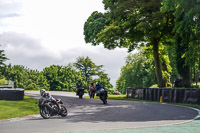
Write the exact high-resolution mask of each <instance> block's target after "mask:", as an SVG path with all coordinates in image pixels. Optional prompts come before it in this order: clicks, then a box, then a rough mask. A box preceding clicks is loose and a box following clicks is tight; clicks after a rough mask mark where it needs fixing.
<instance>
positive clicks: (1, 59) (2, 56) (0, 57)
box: [0, 45, 8, 67]
mask: <svg viewBox="0 0 200 133" xmlns="http://www.w3.org/2000/svg"><path fill="white" fill-rule="evenodd" d="M0 46H1V45H0ZM6 60H8V58H7V57H6V55H5V54H4V50H0V67H1V66H2V65H5V64H4V62H5V61H6Z"/></svg>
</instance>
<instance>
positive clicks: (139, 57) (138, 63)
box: [116, 49, 156, 94]
mask: <svg viewBox="0 0 200 133" xmlns="http://www.w3.org/2000/svg"><path fill="white" fill-rule="evenodd" d="M144 51H145V49H141V50H140V51H139V52H138V53H135V54H130V55H129V56H128V57H127V58H126V65H125V66H123V67H122V69H121V74H120V77H119V79H118V80H117V82H116V89H117V90H119V91H120V92H121V93H123V94H124V93H126V88H127V87H134V88H140V87H149V86H151V85H152V84H155V83H156V75H155V69H154V67H153V66H154V65H153V64H154V62H153V58H152V57H148V56H147V55H148V54H146V55H145V54H144Z"/></svg>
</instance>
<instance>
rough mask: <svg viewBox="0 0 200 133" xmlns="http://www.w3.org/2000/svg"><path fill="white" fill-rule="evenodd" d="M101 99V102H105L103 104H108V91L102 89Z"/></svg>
mask: <svg viewBox="0 0 200 133" xmlns="http://www.w3.org/2000/svg"><path fill="white" fill-rule="evenodd" d="M99 98H100V99H101V101H103V104H107V98H108V94H107V90H106V89H104V88H102V89H101V90H100V91H99Z"/></svg>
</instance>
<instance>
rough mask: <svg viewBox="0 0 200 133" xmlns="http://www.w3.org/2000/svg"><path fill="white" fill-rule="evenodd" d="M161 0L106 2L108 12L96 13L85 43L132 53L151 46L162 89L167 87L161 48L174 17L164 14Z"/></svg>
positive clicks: (104, 0) (85, 32)
mask: <svg viewBox="0 0 200 133" xmlns="http://www.w3.org/2000/svg"><path fill="white" fill-rule="evenodd" d="M161 2H162V1H161V0H103V3H104V7H105V10H106V12H105V13H104V14H102V13H98V12H93V13H92V15H91V16H90V17H89V18H88V20H87V21H86V22H85V25H84V35H85V41H86V43H92V45H98V44H100V43H103V44H104V47H105V48H108V49H114V48H116V47H126V48H128V49H129V51H132V50H133V49H135V48H136V47H140V46H141V45H142V44H145V45H147V46H148V47H149V46H152V49H153V57H154V62H155V72H156V77H157V82H158V85H159V87H164V86H165V85H166V83H165V81H164V79H163V74H162V66H161V61H160V54H159V45H160V44H164V43H165V42H166V40H168V38H169V36H170V33H171V29H172V28H171V27H172V24H173V23H172V19H171V18H172V13H171V12H161V11H160V8H161V7H162V3H161Z"/></svg>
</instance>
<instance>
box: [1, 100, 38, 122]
mask: <svg viewBox="0 0 200 133" xmlns="http://www.w3.org/2000/svg"><path fill="white" fill-rule="evenodd" d="M36 102H38V100H36V99H33V98H31V97H28V96H24V100H21V101H6V100H0V119H9V118H15V117H22V116H27V115H33V114H38V113H39V109H38V106H37V105H36V104H35V103H36Z"/></svg>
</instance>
